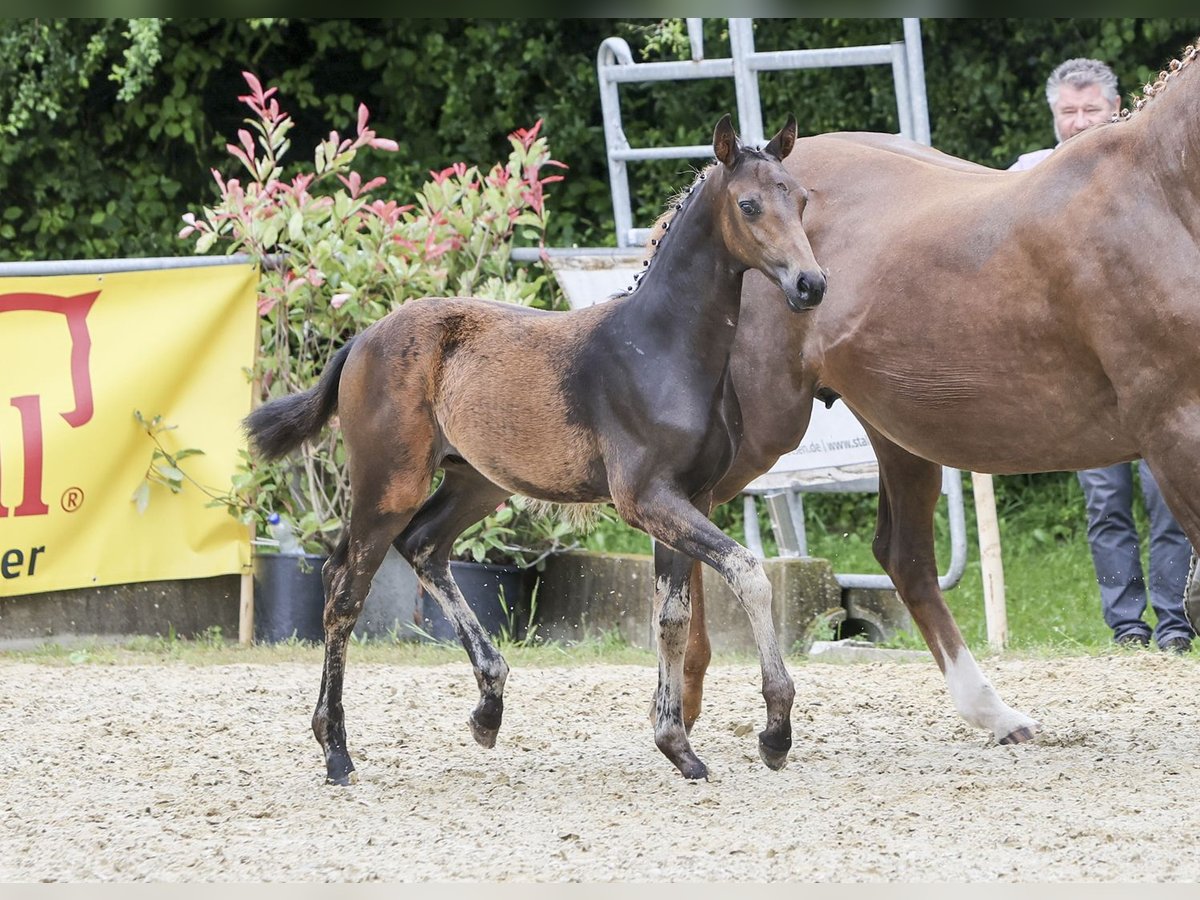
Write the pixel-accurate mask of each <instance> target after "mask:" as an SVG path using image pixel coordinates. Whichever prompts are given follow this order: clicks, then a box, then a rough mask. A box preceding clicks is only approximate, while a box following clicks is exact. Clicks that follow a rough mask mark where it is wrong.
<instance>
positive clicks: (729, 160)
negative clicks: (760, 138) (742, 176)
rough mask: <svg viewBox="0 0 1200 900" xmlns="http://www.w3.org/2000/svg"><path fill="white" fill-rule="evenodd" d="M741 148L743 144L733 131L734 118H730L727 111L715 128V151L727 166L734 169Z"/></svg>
mask: <svg viewBox="0 0 1200 900" xmlns="http://www.w3.org/2000/svg"><path fill="white" fill-rule="evenodd" d="M741 149H742V145H741V143H739V142H738V139H737V135H736V134H734V133H733V120H732V119H730V118H729V113H725V115H723V116H721V121H720V122H718V123H717V127H716V128H714V129H713V153H714V154H715V155H716V157H717V159H719V160H720V161H721V162H723V163H724V164H725V166H726V167H727V168H730V169H732V168H733V166H734V163H736V162H737V158H738V153H740V152H741Z"/></svg>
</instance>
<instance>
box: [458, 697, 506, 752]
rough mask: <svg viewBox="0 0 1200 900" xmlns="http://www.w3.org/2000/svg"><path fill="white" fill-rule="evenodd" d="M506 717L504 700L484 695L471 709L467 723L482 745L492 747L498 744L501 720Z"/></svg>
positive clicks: (477, 741)
mask: <svg viewBox="0 0 1200 900" xmlns="http://www.w3.org/2000/svg"><path fill="white" fill-rule="evenodd" d="M503 718H504V700H503V699H502V698H500V697H483V698H481V699H480V701H479V705H478V706H476V707H475V709H473V710H472V711H471V716H470V718H468V719H467V724H468V725H470V726H471V735H472V736H473V737H474V738H475V742H476V743H478V744H479V746H481V747H487V748H488V749H491V748H492V747H495V746H496V734H497V732H499V731H500V722H501V720H503Z"/></svg>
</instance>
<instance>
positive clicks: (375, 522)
mask: <svg viewBox="0 0 1200 900" xmlns="http://www.w3.org/2000/svg"><path fill="white" fill-rule="evenodd" d="M417 496H419V495H417ZM360 499H361V502H360ZM369 499H370V500H374V499H375V498H374V497H371V498H369ZM413 505H414V507H415V503H414V504H413ZM360 510H361V511H360ZM409 515H411V507H410V508H409V509H408V510H402V511H400V512H396V513H391V514H388V513H386V512H385V511H384V510H382V509H380V508H379V507H377V506H375V504H373V503H371V502H369V501H368V498H367V497H365V496H363V497H361V498H360V495H359V494H357V493H356V494H355V509H354V511H353V513H352V515H351V518H350V524H349V525H348V526H347V528H346V532H345V534H344V535H343V536H342V539H341V540H340V541H339V542H338V545H337V547H336V549H335V550H334V551H333V554H332V555H331V556H330V557H329V559H328V560H326V562H325V567H324V569H323V570H322V572H321V575H322V579H323V581H324V582H325V612H324V624H325V663H324V666H323V668H322V670H321V693H320V696H319V697H318V699H317V708H316V710H315V711H314V712H313V719H312V728H313V734H314V735H316V738H317V742H318V743H320V745H321V748H322V750H323V751H324V753H325V780H326V782H327V783H329V784H343V785H344V784H349V783H350V782H351V781H353V780H354V777H353V772H354V764H353V763H352V762H351V761H350V753H349V751H348V750H347V748H346V724H345V714H344V712H343V710H342V680H343V677H344V675H345V672H346V644H347V643H348V641H349V640H350V632H351V631H352V630H353V629H354V623H355V622H357V621H358V616H359V613H361V612H362V608H363V602H364V601H365V600H366V599H367V592H368V591H370V589H371V579H372V577H374V575H375V570H376V569H378V568H379V564H380V563H381V562H383V557H384V555H385V554H386V553H387V547H388V543H389V542H390V541H391V539H392V535H394V534H395V533H396V532H397V531H399V530H400V529H401V528H402V527H403V526H404V523H405V521H406V520H407V518H408V516H409Z"/></svg>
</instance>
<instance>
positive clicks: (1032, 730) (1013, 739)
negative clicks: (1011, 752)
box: [998, 725, 1038, 744]
mask: <svg viewBox="0 0 1200 900" xmlns="http://www.w3.org/2000/svg"><path fill="white" fill-rule="evenodd" d="M1037 733H1038V728H1037V726H1036V725H1023V726H1022V727H1020V728H1018V729H1017V730H1016V731H1011V732H1009V733H1008V734H1006V735H1005V736H1004V737H1002V738H1000V740H999V741H998V743H1001V744H1023V743H1025V742H1026V741H1032V740H1033V739H1034V738H1035V737H1036V736H1037Z"/></svg>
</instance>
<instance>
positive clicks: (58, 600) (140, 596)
mask: <svg viewBox="0 0 1200 900" xmlns="http://www.w3.org/2000/svg"><path fill="white" fill-rule="evenodd" d="M239 597H240V577H239V576H237V575H218V576H215V577H212V578H192V579H188V580H185V581H146V582H141V583H139V584H116V585H107V586H104V587H90V588H78V589H74V590H65V591H46V592H45V593H40V594H25V595H21V596H17V597H0V648H14V649H15V648H21V647H36V646H38V645H40V644H44V643H64V644H71V643H76V642H78V641H80V640H84V639H87V638H93V637H98V638H101V639H104V638H107V639H110V640H119V639H122V638H127V637H129V636H132V635H167V634H169V633H170V632H171V629H174V631H175V633H176V634H177V635H179V636H180V637H195V636H197V635H199V634H202V633H203V632H205V631H206V630H207V629H209V628H212V627H214V626H217V627H219V628H220V629H221V633H222V634H223V635H224V636H225V637H227V638H234V639H236V638H237V635H238V605H239Z"/></svg>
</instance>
